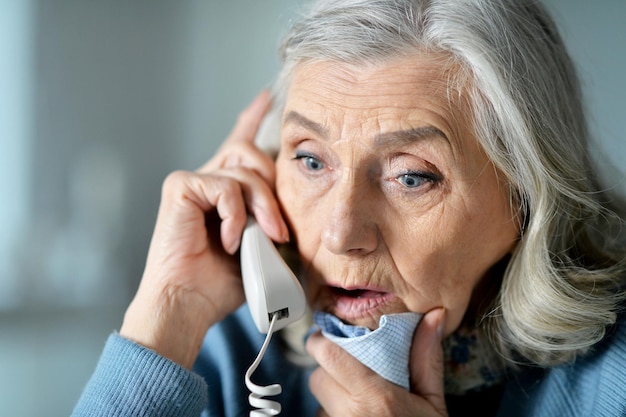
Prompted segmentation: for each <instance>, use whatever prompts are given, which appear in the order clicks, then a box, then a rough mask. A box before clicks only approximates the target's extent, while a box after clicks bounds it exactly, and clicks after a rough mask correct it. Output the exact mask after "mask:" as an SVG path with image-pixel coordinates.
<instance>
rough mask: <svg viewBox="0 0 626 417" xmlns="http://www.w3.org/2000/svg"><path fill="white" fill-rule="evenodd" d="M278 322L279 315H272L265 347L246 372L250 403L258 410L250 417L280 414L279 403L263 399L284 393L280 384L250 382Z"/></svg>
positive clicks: (253, 411) (262, 347) (264, 343)
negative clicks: (261, 384) (263, 384)
mask: <svg viewBox="0 0 626 417" xmlns="http://www.w3.org/2000/svg"><path fill="white" fill-rule="evenodd" d="M276 320H278V314H277V313H274V314H273V315H272V321H271V323H270V326H269V329H268V330H267V336H265V342H263V346H261V350H260V351H259V354H258V355H257V357H256V359H255V360H254V362H253V363H252V365H250V368H248V370H247V371H246V387H248V389H249V390H250V392H251V393H250V395H249V396H248V402H249V403H250V405H251V406H252V407H255V408H256V410H251V411H250V417H266V416H277V415H278V414H280V411H281V406H280V403H279V402H277V401H272V400H267V399H265V398H263V397H267V396H273V395H278V394H280V393H281V392H282V387H281V386H280V384H271V385H266V386H260V385H256V384H255V383H253V382H252V381H251V380H250V377H251V376H252V374H253V373H254V371H255V370H256V368H257V367H258V366H259V364H260V363H261V359H263V355H265V351H266V350H267V347H268V346H269V344H270V340H271V339H272V333H274V324H275V323H276Z"/></svg>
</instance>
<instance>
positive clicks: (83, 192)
mask: <svg viewBox="0 0 626 417" xmlns="http://www.w3.org/2000/svg"><path fill="white" fill-rule="evenodd" d="M297 3H302V1H299V2H297V1H293V0H266V1H258V0H247V1H246V0H230V1H220V0H204V1H202V0H199V1H170V0H132V1H127V0H107V1H83V0H53V1H48V0H0V57H1V58H0V59H1V60H2V61H1V64H0V90H1V91H2V92H3V93H2V94H0V123H1V124H2V128H3V136H2V137H1V138H0V146H1V148H0V149H1V152H0V170H1V171H0V195H2V196H3V197H2V201H3V203H2V204H1V205H0V274H1V275H0V370H2V372H0V415H19V416H36V415H59V416H61V415H68V413H69V410H70V409H71V407H72V405H73V403H74V402H75V401H76V398H77V396H78V393H79V392H80V389H81V387H82V385H83V384H84V383H85V381H86V378H87V376H88V375H89V374H90V372H91V370H92V369H93V365H94V363H95V361H96V359H97V356H98V354H99V350H100V347H101V345H102V342H103V341H104V339H105V338H106V336H107V335H108V333H109V332H110V331H111V330H113V329H115V328H117V326H119V323H120V320H121V316H122V314H123V309H124V307H125V305H126V303H127V302H128V301H129V299H130V297H131V296H132V294H133V292H134V290H135V287H136V285H137V283H138V280H139V278H140V276H141V272H142V269H143V262H144V259H145V254H146V251H147V245H148V242H149V239H150V234H151V230H152V226H153V223H154V220H155V216H156V209H157V205H158V200H159V190H160V186H161V182H162V180H163V178H164V177H165V175H167V173H168V172H169V171H171V170H173V169H177V168H182V169H194V168H196V167H197V166H199V165H200V164H201V163H203V162H204V161H205V160H206V159H207V158H209V157H210V155H211V154H212V153H213V152H214V151H215V149H216V148H217V146H218V145H219V143H220V142H221V141H222V139H223V138H224V137H225V136H226V135H227V134H228V132H229V130H230V128H231V126H232V124H233V122H234V121H235V119H236V117H237V114H238V112H239V111H240V110H241V109H242V108H243V107H244V106H245V105H246V104H247V103H248V102H249V101H250V100H251V99H252V98H253V97H254V96H255V95H256V93H257V92H258V91H260V89H262V88H263V87H264V86H267V85H268V84H269V83H270V82H271V81H272V79H273V77H274V74H275V72H276V70H277V67H278V63H277V59H276V53H275V50H276V45H277V40H278V36H279V35H280V33H282V31H283V29H284V27H285V26H286V24H287V22H288V20H289V17H290V16H291V15H292V13H293V10H294V8H295V7H296V5H297ZM547 4H548V5H549V6H550V7H551V8H552V9H553V10H554V11H555V14H556V17H557V20H558V21H559V22H560V24H561V26H562V29H563V33H564V35H565V38H566V40H567V42H568V44H569V46H570V49H571V52H572V55H573V57H574V59H575V60H576V62H577V63H578V64H579V65H580V68H581V70H580V73H581V77H582V79H583V83H584V88H585V92H586V94H587V96H588V98H589V110H590V114H591V122H592V127H593V131H594V133H595V136H596V137H597V139H598V141H599V148H598V149H599V150H600V152H599V153H604V154H606V155H607V156H608V158H609V161H610V162H611V164H612V165H614V168H613V169H609V168H607V169H606V171H607V173H610V174H611V177H610V178H608V181H609V182H610V183H612V184H614V185H615V186H616V187H619V188H621V189H622V190H625V192H626V186H625V184H626V181H624V178H623V177H624V173H625V172H626V168H625V164H624V161H626V133H624V129H623V128H622V123H623V121H624V119H625V118H624V116H625V114H624V106H623V105H622V98H623V97H626V82H625V81H624V80H623V74H625V73H626V26H624V25H623V22H622V17H623V16H626V2H624V1H621V0H599V1H594V2H591V1H586V0H547ZM615 169H617V173H616V172H615V171H614V170H615Z"/></svg>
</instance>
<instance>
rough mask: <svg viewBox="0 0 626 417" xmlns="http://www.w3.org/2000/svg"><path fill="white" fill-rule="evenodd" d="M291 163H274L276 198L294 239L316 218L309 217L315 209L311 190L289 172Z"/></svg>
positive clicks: (280, 160)
mask: <svg viewBox="0 0 626 417" xmlns="http://www.w3.org/2000/svg"><path fill="white" fill-rule="evenodd" d="M291 162H292V161H290V160H285V159H282V158H280V156H279V159H278V160H277V162H276V196H277V197H278V202H279V204H280V206H281V209H282V210H283V215H284V216H285V220H286V221H287V223H288V225H289V227H290V229H291V232H292V233H293V234H294V236H295V237H296V241H299V240H298V237H299V236H300V232H301V231H302V230H303V229H304V228H305V227H306V224H307V222H308V223H309V224H310V222H311V221H313V220H314V219H315V218H316V216H313V215H311V213H312V212H313V211H312V210H313V209H314V208H315V207H314V205H315V201H316V200H315V199H314V198H312V197H311V195H310V194H311V193H310V191H311V190H308V189H307V187H305V186H304V185H303V184H299V183H298V182H297V180H296V177H295V175H294V173H293V172H290V168H291V166H290V163H291Z"/></svg>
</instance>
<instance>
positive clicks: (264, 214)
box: [214, 168, 289, 243]
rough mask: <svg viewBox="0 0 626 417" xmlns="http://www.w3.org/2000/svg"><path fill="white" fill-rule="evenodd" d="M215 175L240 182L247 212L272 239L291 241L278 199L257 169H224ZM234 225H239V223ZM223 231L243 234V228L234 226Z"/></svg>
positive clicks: (282, 241) (281, 241) (230, 233)
mask: <svg viewBox="0 0 626 417" xmlns="http://www.w3.org/2000/svg"><path fill="white" fill-rule="evenodd" d="M214 175H218V176H221V177H223V178H230V179H232V180H234V181H236V182H237V183H238V184H239V187H240V189H241V193H242V195H243V200H244V202H245V205H246V207H247V212H248V213H249V214H251V215H252V216H253V217H254V218H255V219H256V220H257V223H259V226H261V229H263V231H264V232H265V233H266V234H267V235H268V236H269V237H270V238H271V239H272V240H274V241H275V242H280V243H284V242H287V241H289V229H288V228H287V224H286V223H285V220H284V219H283V216H282V213H281V211H280V207H279V205H278V201H277V200H276V197H275V195H274V193H273V191H272V189H271V188H270V187H269V185H268V184H267V183H266V182H265V181H264V180H263V179H261V178H260V177H259V176H258V175H257V174H256V172H255V171H251V170H249V169H245V168H235V169H224V170H219V171H215V172H214ZM228 226H229V225H227V226H226V227H228ZM234 226H239V224H235V225H234ZM223 232H224V233H226V234H228V235H236V234H241V233H242V232H243V229H241V230H239V229H238V227H233V228H232V229H228V230H223Z"/></svg>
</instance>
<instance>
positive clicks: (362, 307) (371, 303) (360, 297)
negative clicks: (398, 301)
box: [324, 286, 395, 322]
mask: <svg viewBox="0 0 626 417" xmlns="http://www.w3.org/2000/svg"><path fill="white" fill-rule="evenodd" d="M325 290H326V291H324V292H326V294H327V297H328V298H327V300H328V301H329V302H330V303H329V304H330V305H329V307H330V310H331V311H330V312H331V313H333V314H334V315H336V316H337V317H339V318H341V319H344V320H347V321H350V322H353V321H358V320H359V319H363V318H366V317H372V316H378V315H380V314H381V313H382V311H383V310H384V307H385V306H386V305H388V304H390V303H391V301H392V300H393V299H395V296H394V295H393V294H392V293H390V292H387V291H382V290H380V289H376V288H358V287H355V288H342V287H337V286H328V287H326V289H325Z"/></svg>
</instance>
